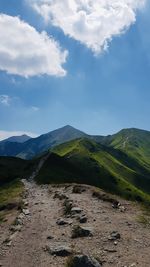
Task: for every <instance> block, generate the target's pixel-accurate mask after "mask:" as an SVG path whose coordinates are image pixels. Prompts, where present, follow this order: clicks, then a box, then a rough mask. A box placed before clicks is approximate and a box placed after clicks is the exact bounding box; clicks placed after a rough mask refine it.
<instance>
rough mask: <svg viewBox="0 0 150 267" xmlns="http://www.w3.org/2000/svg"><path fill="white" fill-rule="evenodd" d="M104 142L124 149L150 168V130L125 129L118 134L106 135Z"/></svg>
mask: <svg viewBox="0 0 150 267" xmlns="http://www.w3.org/2000/svg"><path fill="white" fill-rule="evenodd" d="M103 143H104V144H106V145H107V146H111V147H113V148H117V149H119V150H121V151H124V152H125V153H127V154H128V155H129V156H131V157H133V158H134V159H136V160H137V162H139V163H140V164H141V165H142V166H143V167H145V168H146V169H148V170H150V132H149V131H144V130H140V129H135V128H131V129H123V130H121V131H120V132H118V133H117V134H114V135H112V136H109V137H106V138H105V139H104V140H103Z"/></svg>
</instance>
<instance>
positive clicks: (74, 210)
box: [71, 207, 82, 214]
mask: <svg viewBox="0 0 150 267" xmlns="http://www.w3.org/2000/svg"><path fill="white" fill-rule="evenodd" d="M81 212H82V209H80V208H78V207H73V208H72V209H71V213H72V214H75V213H81Z"/></svg>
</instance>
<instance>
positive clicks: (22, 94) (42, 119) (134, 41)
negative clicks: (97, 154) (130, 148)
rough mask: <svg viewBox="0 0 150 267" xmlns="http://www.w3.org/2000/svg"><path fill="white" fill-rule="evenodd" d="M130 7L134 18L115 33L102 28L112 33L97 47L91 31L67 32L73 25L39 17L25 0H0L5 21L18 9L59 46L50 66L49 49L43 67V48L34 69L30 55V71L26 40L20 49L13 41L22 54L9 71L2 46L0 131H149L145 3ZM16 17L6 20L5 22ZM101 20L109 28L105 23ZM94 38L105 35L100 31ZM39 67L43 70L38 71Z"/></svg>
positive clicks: (148, 7)
mask: <svg viewBox="0 0 150 267" xmlns="http://www.w3.org/2000/svg"><path fill="white" fill-rule="evenodd" d="M42 1H44V0H41V2H42ZM50 1H51V0H50ZM56 1H57V0H56ZM75 1H76V0H75ZM122 1H124V2H126V1H125V0H122ZM31 2H32V1H31ZM33 2H36V0H33ZM53 2H55V1H53ZM64 2H67V1H64ZM97 2H98V1H97ZM137 2H138V1H137ZM40 8H41V6H40ZM41 10H42V9H41ZM133 10H134V13H135V14H136V21H135V22H134V23H133V22H132V21H131V22H130V21H129V24H130V25H129V27H128V29H126V30H125V28H123V29H118V31H120V34H119V32H118V33H117V34H114V33H112V32H111V31H110V30H109V29H108V30H109V32H110V33H111V34H112V35H111V41H109V42H108V41H107V43H108V48H107V50H105V49H104V45H103V44H102V45H99V44H98V45H97V46H96V48H95V44H97V39H96V36H95V35H91V36H90V34H93V32H88V31H85V29H84V28H83V29H82V28H80V29H81V31H83V32H82V35H80V34H78V32H77V31H76V32H71V30H72V29H73V28H72V29H68V28H66V24H64V26H62V25H63V22H61V23H62V25H58V21H57V27H56V22H51V21H50V20H48V21H45V17H44V15H43V13H42V12H37V11H36V10H35V9H34V8H33V6H31V5H30V4H29V3H28V1H27V0H11V1H10V0H1V1H0V13H1V14H5V15H8V16H9V17H4V16H3V17H2V19H3V20H1V21H2V22H4V23H5V24H4V27H5V25H6V20H8V18H11V19H12V22H13V18H16V16H19V19H18V20H20V21H24V23H25V25H26V26H27V24H29V25H30V26H32V28H34V29H35V30H36V32H38V33H39V34H40V33H41V32H42V31H45V32H47V36H48V38H49V37H51V38H52V39H55V41H56V42H57V43H59V48H60V47H61V48H60V51H58V49H57V51H56V52H57V53H58V57H57V58H59V63H58V61H57V62H56V64H55V69H54V68H53V69H52V67H53V66H52V65H53V62H55V58H54V55H51V54H49V53H48V54H47V57H50V63H49V65H48V66H47V68H46V67H45V65H44V64H45V61H44V60H46V57H45V55H44V54H42V56H41V55H40V56H41V58H42V60H41V62H44V63H43V65H44V67H43V66H42V67H41V66H40V65H38V64H39V62H38V59H37V66H38V70H37V69H36V67H35V66H36V63H34V64H33V62H32V63H31V66H33V68H34V70H33V69H32V72H31V70H30V72H29V71H28V70H27V67H28V66H27V64H28V61H26V63H25V64H24V61H23V60H24V54H23V53H24V51H25V50H26V46H27V45H28V43H27V44H26V46H25V48H24V49H23V50H22V47H21V48H20V46H19V48H17V49H21V51H20V54H19V57H21V55H22V57H23V58H22V59H20V58H19V63H18V62H17V63H16V62H15V71H14V69H13V70H12V69H11V71H10V67H9V65H8V64H10V65H11V64H14V62H13V63H12V62H11V59H9V60H8V58H7V64H6V62H4V60H6V59H5V58H4V59H3V54H2V52H3V50H2V48H1V47H0V62H2V63H3V66H2V64H0V133H1V134H0V138H3V137H5V136H7V135H8V132H10V135H11V133H12V132H15V133H16V134H17V132H21V133H22V132H29V133H35V134H42V133H45V132H49V131H51V130H53V129H56V128H59V127H61V126H64V125H67V124H70V125H72V126H74V127H76V128H78V129H80V130H83V131H85V132H87V133H90V134H104V135H106V134H111V133H114V132H117V131H119V130H120V129H122V128H130V127H136V128H142V129H146V130H150V124H149V117H150V105H149V100H150V89H149V87H150V34H149V28H150V16H149V12H150V4H149V3H147V4H145V7H144V8H143V7H140V8H139V9H135V8H134V9H133ZM56 13H57V12H56ZM58 14H59V12H58ZM56 19H57V20H58V18H57V16H56V18H55V21H56ZM1 21H0V23H1ZM8 21H11V20H8ZM64 23H65V22H64ZM68 23H70V24H71V23H73V22H71V21H68ZM14 24H15V21H14ZM14 24H13V23H11V24H10V29H11V27H12V28H13V27H14ZM17 25H18V24H17ZM125 26H126V25H125ZM80 27H81V23H80ZM107 27H108V28H109V27H111V23H108V26H107ZM6 29H7V28H6ZM122 30H123V31H124V32H123V33H121V31H122ZM0 31H1V28H0ZM5 32H6V31H5ZM19 33H20V31H19ZM2 34H3V35H1V32H0V36H4V33H2ZM9 35H10V33H9V32H8V36H7V34H5V38H6V40H5V44H6V46H7V43H6V42H8V44H10V47H9V46H8V47H7V48H8V49H12V46H11V41H12V37H10V36H9ZM87 36H88V37H90V39H87V38H88V37H87ZM83 37H84V38H83ZM91 37H92V38H91ZM106 37H107V36H106ZM1 38H2V37H1ZM37 38H38V37H37ZM94 38H95V43H94V41H93V39H94ZM3 39H4V37H3ZM18 40H20V39H18ZM23 40H24V39H23ZM106 40H107V39H105V41H106ZM98 41H99V42H100V41H103V39H102V37H101V39H98ZM16 42H19V41H16ZM45 42H46V41H45ZM33 45H35V44H33ZM42 45H43V43H42ZM49 45H50V44H49ZM13 47H14V46H13ZM15 47H16V43H15ZM33 47H34V46H33ZM49 48H50V46H49ZM57 48H58V47H57ZM27 49H28V48H27ZM36 49H37V48H36ZM1 50H2V52H1ZM51 51H52V45H51ZM65 51H67V52H66V54H65ZM27 52H28V51H27ZM31 53H32V51H31ZM43 53H44V52H43ZM25 55H26V54H25ZM35 56H36V54H35V55H34V57H33V56H32V58H33V60H36V58H35ZM62 57H63V59H62ZM11 58H12V56H11ZM25 60H26V59H25ZM35 62H36V61H35ZM16 64H18V65H16ZM21 64H22V65H21ZM56 65H57V67H56ZM11 66H12V65H11ZM16 66H17V67H16ZM24 66H25V68H26V70H24V69H23V68H24ZM43 68H44V72H45V73H42V71H43ZM56 68H57V70H56ZM8 70H9V72H10V73H9V74H8ZM21 71H22V72H21ZM36 72H38V73H37V74H36ZM40 72H41V73H40ZM52 72H55V74H54V75H53V74H52ZM2 131H3V132H2Z"/></svg>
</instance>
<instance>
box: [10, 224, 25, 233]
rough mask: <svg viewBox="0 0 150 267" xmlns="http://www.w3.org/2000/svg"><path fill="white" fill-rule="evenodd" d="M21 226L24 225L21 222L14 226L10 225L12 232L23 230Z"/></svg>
mask: <svg viewBox="0 0 150 267" xmlns="http://www.w3.org/2000/svg"><path fill="white" fill-rule="evenodd" d="M21 228H22V226H21V225H20V224H18V225H12V226H10V228H9V229H10V231H12V232H17V231H21Z"/></svg>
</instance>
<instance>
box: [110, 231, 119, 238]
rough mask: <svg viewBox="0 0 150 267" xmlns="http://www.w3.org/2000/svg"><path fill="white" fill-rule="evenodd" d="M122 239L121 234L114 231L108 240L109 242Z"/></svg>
mask: <svg viewBox="0 0 150 267" xmlns="http://www.w3.org/2000/svg"><path fill="white" fill-rule="evenodd" d="M120 238H121V236H120V234H119V233H118V232H117V231H113V232H112V233H111V234H110V237H109V238H108V239H109V240H117V239H120Z"/></svg>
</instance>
